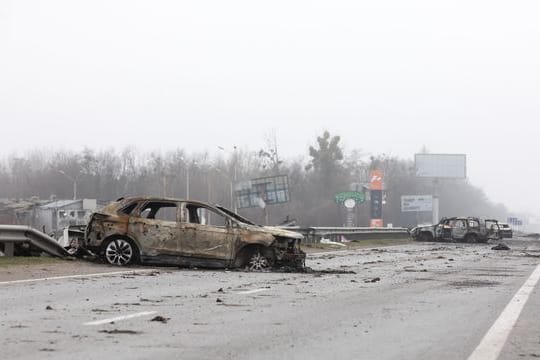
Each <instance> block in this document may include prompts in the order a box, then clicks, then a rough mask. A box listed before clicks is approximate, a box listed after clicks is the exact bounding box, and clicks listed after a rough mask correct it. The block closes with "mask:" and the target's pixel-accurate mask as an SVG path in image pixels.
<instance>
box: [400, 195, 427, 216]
mask: <svg viewBox="0 0 540 360" xmlns="http://www.w3.org/2000/svg"><path fill="white" fill-rule="evenodd" d="M412 211H429V212H431V211H433V196H431V195H403V196H402V197H401V212H412Z"/></svg>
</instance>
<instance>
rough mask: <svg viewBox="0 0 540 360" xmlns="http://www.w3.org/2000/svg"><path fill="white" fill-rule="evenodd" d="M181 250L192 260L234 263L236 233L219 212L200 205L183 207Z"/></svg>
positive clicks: (226, 218)
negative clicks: (202, 259) (229, 261)
mask: <svg viewBox="0 0 540 360" xmlns="http://www.w3.org/2000/svg"><path fill="white" fill-rule="evenodd" d="M182 213H183V215H182V218H181V223H180V234H181V236H180V250H181V252H182V254H183V255H185V256H189V257H193V258H204V259H213V260H231V259H232V258H233V253H234V241H235V239H236V237H237V235H238V234H237V230H236V228H233V227H232V226H231V220H230V219H229V218H228V217H226V216H224V215H223V214H221V213H220V212H218V211H216V210H214V209H211V208H209V207H204V206H202V205H199V204H192V203H184V205H182Z"/></svg>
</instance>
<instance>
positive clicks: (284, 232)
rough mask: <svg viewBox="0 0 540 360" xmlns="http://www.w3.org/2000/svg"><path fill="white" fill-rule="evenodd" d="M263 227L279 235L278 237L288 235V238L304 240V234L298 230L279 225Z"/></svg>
mask: <svg viewBox="0 0 540 360" xmlns="http://www.w3.org/2000/svg"><path fill="white" fill-rule="evenodd" d="M263 229H264V230H266V231H268V232H269V233H270V234H272V235H274V236H278V237H286V238H291V239H298V240H302V239H303V238H304V235H302V234H300V233H298V232H295V231H290V230H285V229H283V228H280V227H277V226H263Z"/></svg>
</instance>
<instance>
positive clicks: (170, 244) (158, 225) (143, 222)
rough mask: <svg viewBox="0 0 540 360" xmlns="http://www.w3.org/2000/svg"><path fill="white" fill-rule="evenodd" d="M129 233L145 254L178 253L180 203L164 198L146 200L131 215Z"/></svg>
mask: <svg viewBox="0 0 540 360" xmlns="http://www.w3.org/2000/svg"><path fill="white" fill-rule="evenodd" d="M129 233H130V235H131V236H132V237H134V238H135V240H136V241H137V242H138V243H139V246H140V247H141V249H140V250H141V252H142V253H143V254H144V255H149V256H157V255H178V254H179V241H178V238H179V236H178V235H179V223H178V204H177V203H176V202H175V201H164V200H155V201H147V202H145V203H144V204H142V205H141V207H140V208H139V210H138V211H137V212H136V214H135V215H133V216H131V218H130V220H129Z"/></svg>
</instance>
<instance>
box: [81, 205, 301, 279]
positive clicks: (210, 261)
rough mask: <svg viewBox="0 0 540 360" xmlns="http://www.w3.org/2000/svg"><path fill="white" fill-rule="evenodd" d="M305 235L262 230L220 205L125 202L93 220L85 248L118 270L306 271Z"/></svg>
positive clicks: (95, 214) (93, 216)
mask: <svg viewBox="0 0 540 360" xmlns="http://www.w3.org/2000/svg"><path fill="white" fill-rule="evenodd" d="M302 238H303V235H302V234H299V233H296V232H292V231H287V230H284V229H281V228H276V227H270V226H259V225H256V224H254V223H252V222H251V221H249V220H247V219H245V218H243V217H241V216H240V215H238V214H236V213H234V212H232V211H230V210H228V209H226V208H224V207H221V206H218V205H215V206H214V205H210V204H207V203H204V202H198V201H191V200H180V199H170V198H150V197H130V198H121V199H118V200H117V201H115V202H113V203H111V204H109V205H107V206H106V207H104V208H103V209H101V210H100V211H99V212H95V213H94V214H92V216H91V218H90V221H89V222H88V225H87V227H86V231H85V235H84V240H83V244H82V246H83V247H84V248H86V249H88V250H91V251H93V252H94V253H95V254H99V255H100V256H101V257H103V259H104V260H105V261H106V262H107V263H109V264H112V265H129V264H135V263H151V264H163V265H178V266H188V267H221V268H247V269H249V270H264V269H268V268H272V267H283V266H287V267H293V268H303V267H304V263H305V258H306V254H305V253H304V252H303V251H302V250H301V249H300V242H301V241H302Z"/></svg>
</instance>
